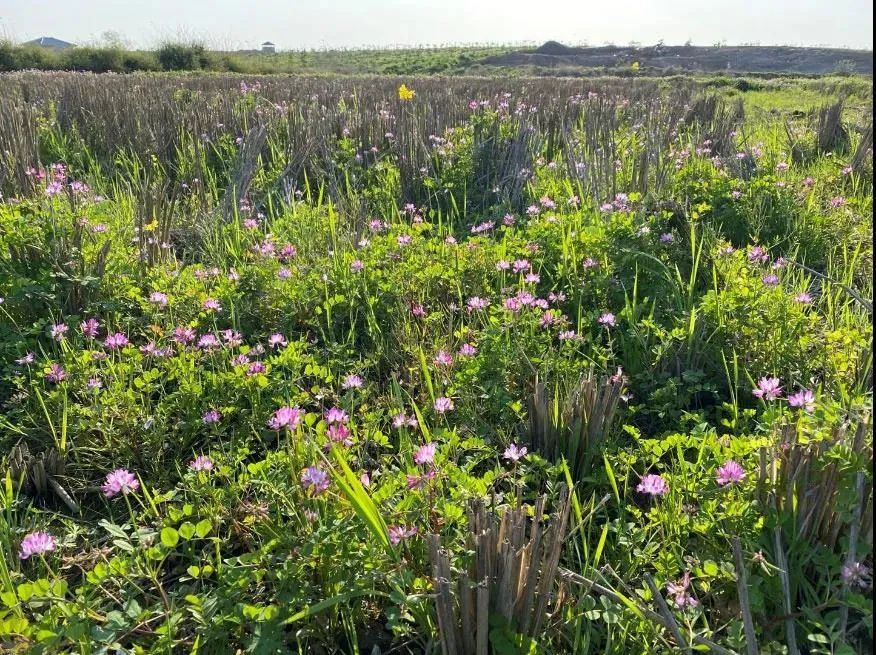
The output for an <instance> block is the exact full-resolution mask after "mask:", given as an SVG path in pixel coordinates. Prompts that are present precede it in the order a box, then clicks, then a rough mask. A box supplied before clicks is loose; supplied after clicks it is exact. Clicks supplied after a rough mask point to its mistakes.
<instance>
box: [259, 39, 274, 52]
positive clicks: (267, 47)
mask: <svg viewBox="0 0 876 655" xmlns="http://www.w3.org/2000/svg"><path fill="white" fill-rule="evenodd" d="M261 51H262V52H263V53H265V54H268V55H272V54H274V53H275V52H277V46H276V45H275V44H273V43H271V42H270V41H265V42H264V43H262V45H261Z"/></svg>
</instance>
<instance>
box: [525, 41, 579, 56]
mask: <svg viewBox="0 0 876 655" xmlns="http://www.w3.org/2000/svg"><path fill="white" fill-rule="evenodd" d="M533 52H534V53H535V54H537V55H555V56H561V55H570V54H572V53H573V52H575V49H574V48H570V47H569V46H567V45H563V44H562V43H560V42H559V41H547V42H546V43H543V44H542V45H540V46H539V47H537V48H536V49H535V50H534V51H533Z"/></svg>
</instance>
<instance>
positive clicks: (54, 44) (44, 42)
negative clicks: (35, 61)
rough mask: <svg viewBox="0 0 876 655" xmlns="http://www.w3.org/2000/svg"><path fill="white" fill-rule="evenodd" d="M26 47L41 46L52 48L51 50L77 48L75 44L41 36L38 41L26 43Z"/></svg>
mask: <svg viewBox="0 0 876 655" xmlns="http://www.w3.org/2000/svg"><path fill="white" fill-rule="evenodd" d="M24 45H35V46H39V47H40V48H50V49H51V50H66V49H67V48H75V47H76V44H75V43H69V42H68V41H62V40H61V39H56V38H55V37H53V36H41V37H40V38H38V39H34V40H33V41H28V42H26V43H25V44H24Z"/></svg>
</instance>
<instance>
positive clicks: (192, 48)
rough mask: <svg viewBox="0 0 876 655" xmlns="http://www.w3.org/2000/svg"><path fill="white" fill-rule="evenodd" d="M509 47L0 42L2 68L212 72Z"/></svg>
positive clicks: (320, 68)
mask: <svg viewBox="0 0 876 655" xmlns="http://www.w3.org/2000/svg"><path fill="white" fill-rule="evenodd" d="M511 49H512V47H511V46H448V47H441V48H435V47H429V48H411V49H375V50H364V49H363V50H324V51H287V52H281V53H270V54H265V53H261V52H258V51H240V52H220V51H214V50H208V49H207V48H206V47H205V46H204V45H201V44H198V43H165V44H163V45H160V46H159V47H157V48H156V49H155V50H129V49H126V48H124V47H121V46H116V45H108V46H76V47H72V48H67V49H64V50H60V49H59V50H55V49H50V48H43V47H40V46H36V45H17V44H14V43H11V42H9V41H5V42H3V41H0V72H4V71H5V72H9V71H19V70H45V71H49V70H59V71H90V72H93V73H107V72H113V73H132V72H135V71H215V72H225V73H247V74H260V73H262V74H267V73H314V72H326V73H331V72H334V73H351V74H352V73H357V74H361V73H375V74H387V75H415V74H419V75H430V74H441V73H444V74H452V73H460V72H462V71H464V70H466V69H468V68H469V67H470V66H472V65H476V64H477V62H478V60H480V59H482V58H484V57H488V56H495V55H498V54H503V53H506V52H508V51H510V50H511Z"/></svg>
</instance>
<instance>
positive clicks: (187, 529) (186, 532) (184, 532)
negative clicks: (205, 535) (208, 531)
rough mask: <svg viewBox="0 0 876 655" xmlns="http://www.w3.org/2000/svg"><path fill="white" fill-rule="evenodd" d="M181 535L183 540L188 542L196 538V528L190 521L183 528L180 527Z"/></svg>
mask: <svg viewBox="0 0 876 655" xmlns="http://www.w3.org/2000/svg"><path fill="white" fill-rule="evenodd" d="M179 534H180V536H181V537H182V538H183V539H185V540H186V541H188V540H189V539H191V538H192V537H193V536H195V526H194V525H193V524H192V523H190V522H189V521H186V522H185V523H183V524H182V525H181V526H179Z"/></svg>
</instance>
